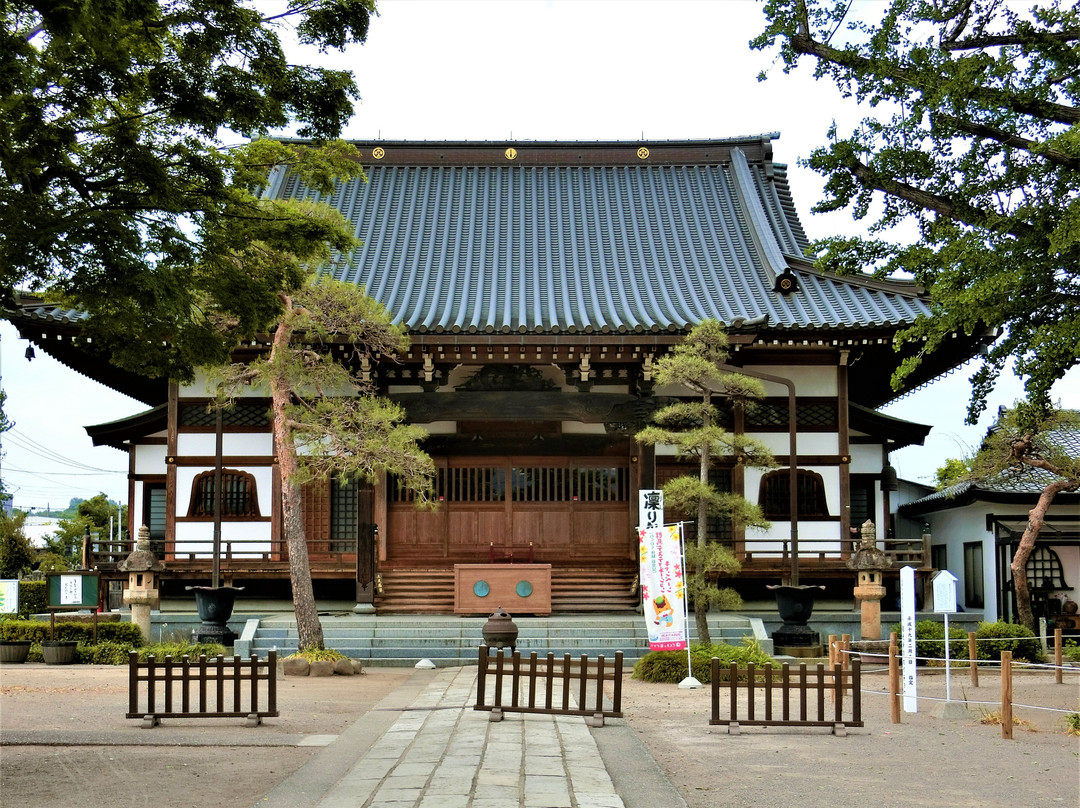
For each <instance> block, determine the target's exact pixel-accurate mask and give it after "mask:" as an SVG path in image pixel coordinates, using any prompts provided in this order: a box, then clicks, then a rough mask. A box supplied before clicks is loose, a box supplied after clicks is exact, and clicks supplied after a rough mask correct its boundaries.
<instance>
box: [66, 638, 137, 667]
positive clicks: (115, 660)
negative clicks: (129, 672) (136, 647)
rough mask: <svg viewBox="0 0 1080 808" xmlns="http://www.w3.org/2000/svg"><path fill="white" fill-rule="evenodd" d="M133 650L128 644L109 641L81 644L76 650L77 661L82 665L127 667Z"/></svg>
mask: <svg viewBox="0 0 1080 808" xmlns="http://www.w3.org/2000/svg"><path fill="white" fill-rule="evenodd" d="M131 650H132V648H131V645H130V644H128V643H120V642H111V641H108V640H106V641H105V642H96V643H89V644H86V645H84V644H83V643H79V645H78V647H77V648H76V649H75V661H76V662H78V663H79V664H81V665H126V664H127V662H128V653H129V652H130V651H131Z"/></svg>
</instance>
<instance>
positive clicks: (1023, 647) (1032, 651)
mask: <svg viewBox="0 0 1080 808" xmlns="http://www.w3.org/2000/svg"><path fill="white" fill-rule="evenodd" d="M975 636H976V637H977V638H978V642H977V643H976V644H975V649H976V653H977V655H978V658H979V659H992V660H994V661H995V662H997V661H999V660H1000V659H1001V652H1002V651H1012V655H1013V659H1014V660H1023V661H1024V662H1042V661H1043V660H1044V659H1045V657H1044V656H1043V652H1042V643H1041V642H1039V638H1038V637H1036V636H1035V632H1034V631H1032V630H1031V629H1029V628H1027V627H1025V626H1021V625H1020V624H1019V623H1006V622H1004V621H1003V620H998V621H997V622H996V623H979V630H978V631H976V632H975ZM1010 638H1016V639H1010Z"/></svg>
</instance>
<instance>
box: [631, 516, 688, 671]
mask: <svg viewBox="0 0 1080 808" xmlns="http://www.w3.org/2000/svg"><path fill="white" fill-rule="evenodd" d="M680 533H681V531H680V529H679V525H669V526H667V527H659V528H640V529H639V530H638V539H639V544H640V550H641V597H642V601H643V603H644V606H645V623H646V627H647V628H648V632H649V649H650V650H653V651H680V650H682V649H683V648H686V587H685V585H684V581H683V564H682V547H681V541H680V539H681V536H680Z"/></svg>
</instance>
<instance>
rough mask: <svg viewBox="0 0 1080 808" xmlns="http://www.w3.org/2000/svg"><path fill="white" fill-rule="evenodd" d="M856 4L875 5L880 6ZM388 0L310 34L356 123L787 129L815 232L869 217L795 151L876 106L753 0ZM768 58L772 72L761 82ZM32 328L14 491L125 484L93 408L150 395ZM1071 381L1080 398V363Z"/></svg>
mask: <svg viewBox="0 0 1080 808" xmlns="http://www.w3.org/2000/svg"><path fill="white" fill-rule="evenodd" d="M260 5H261V6H263V7H264V8H270V7H274V6H284V2H282V1H281V0H267V2H263V3H261V4H260ZM857 5H863V6H864V9H863V11H864V13H868V11H867V10H872V9H873V8H874V7H875V6H874V5H872V4H868V3H866V2H860V3H857ZM379 8H380V15H379V16H378V17H377V18H375V19H374V20H373V23H372V26H371V32H370V36H369V40H368V44H366V45H364V46H362V47H358V48H353V49H351V50H350V51H349V52H348V53H347V54H345V55H344V56H340V55H337V54H330V55H327V56H321V55H320V54H318V52H317V51H315V50H314V49H309V51H308V52H306V53H304V55H303V57H302V58H304V59H306V60H309V61H314V60H315V59H320V60H323V61H324V63H327V64H332V66H334V67H339V68H340V67H347V68H349V69H351V70H353V72H354V73H355V75H356V80H357V84H358V85H359V87H360V91H361V93H362V96H363V98H362V100H361V102H360V103H359V104H358V106H357V111H356V116H355V117H354V119H353V121H352V123H351V125H350V126H349V128H348V130H347V131H346V133H345V134H346V137H354V138H358V139H368V138H376V137H382V138H385V139H395V140H505V139H509V138H516V139H522V140H594V139H595V140H631V141H633V140H637V139H639V138H642V137H644V138H645V139H650V140H663V139H688V138H723V137H736V136H743V135H755V134H760V133H765V132H780V134H781V137H780V139H779V140H778V141H776V142H775V144H774V157H775V159H776V160H777V161H778V162H785V163H788V165H789V174H790V180H791V185H792V191H793V194H794V196H795V201H796V205H797V207H798V210H799V214H800V216H801V217H802V220H803V225H804V227H805V228H806V230H807V232H808V234H809V235H810V237H811V238H817V237H823V236H826V235H830V234H838V233H848V234H851V233H858V232H862V231H863V228H864V223H857V222H853V221H852V219H851V215H850V214H849V213H846V212H839V213H833V214H829V215H827V216H821V215H812V214H811V213H810V207H811V206H812V205H813V204H814V203H815V202H817V201H818V200H819V198H820V196H821V186H822V181H821V178H820V177H818V176H817V175H816V174H813V173H812V172H809V171H807V170H804V169H801V168H799V167H798V166H797V165H796V163H797V161H798V160H799V159H800V158H803V157H806V156H807V155H808V154H809V153H810V151H811V150H812V149H813V148H814V147H815V146H817V145H820V144H821V143H823V142H824V139H825V133H826V130H827V129H828V127H829V124H830V123H831V122H832V120H834V119H836V120H837V122H838V123H839V126H840V129H841V131H845V129H846V128H849V127H850V126H851V125H852V124H853V123H855V122H856V121H857V120H858V119H859V118H861V117H862V116H863V115H866V114H869V112H868V111H867V110H861V109H858V108H857V107H855V105H854V103H853V102H850V101H848V100H845V99H843V98H842V97H841V96H840V94H839V92H838V91H837V90H836V89H835V87H834V86H833V85H832V84H830V83H828V82H825V81H822V82H816V81H814V80H813V77H812V75H811V74H812V66H811V65H810V63H809V62H808V63H807V64H806V65H805V66H803V67H802V68H800V69H799V71H797V72H796V73H794V74H792V75H784V73H783V72H782V70H781V69H780V67H779V64H778V63H776V60H775V58H774V56H775V55H774V54H763V53H760V52H756V51H751V50H750V49H749V47H748V44H747V43H748V42H749V40H750V39H751V38H752V37H754V36H756V35H757V34H758V33H759V32H760V30H761V29H762V28H763V26H764V17H763V15H762V13H761V9H760V5H759V3H757V2H755V0H713V2H706V0H689V1H688V0H665V2H663V3H658V2H655V0H654V1H653V2H634V0H546V1H545V0H514V1H513V2H505V1H502V2H500V1H497V0H479V1H475V0H474V1H473V2H460V1H451V0H381V1H380V3H379ZM297 50H299V49H297ZM762 70H766V71H768V74H769V80H768V81H766V82H764V83H759V82H758V81H757V80H756V76H757V74H758V73H759V72H760V71H762ZM26 346H27V343H26V342H24V341H22V340H19V339H18V338H17V336H16V333H15V330H14V328H12V327H11V325H10V324H8V323H6V322H4V323H2V324H0V375H2V384H3V388H4V389H5V390H6V391H7V393H8V402H7V412H8V415H9V417H10V418H12V419H13V420H14V421H15V422H16V426H15V431H14V432H12V433H8V434H7V435H5V436H4V438H3V442H4V446H3V447H4V451H5V452H6V456H5V457H4V459H3V461H2V463H3V466H2V473H3V479H4V481H5V483H6V484H7V486H8V487H9V489H11V490H13V491H14V494H15V505H16V506H17V507H22V508H26V507H31V506H33V507H37V508H43V507H45V506H47V505H52V506H54V507H55V506H56V505H58V504H59V505H66V504H67V502H68V500H69V499H70V498H71V497H73V496H78V497H90V496H93V495H94V494H96V493H98V492H99V491H104V492H105V493H106V494H108V495H109V496H110V497H111V498H113V499H120V500H123V501H126V497H127V485H126V482H125V473H126V468H127V457H126V455H125V454H123V453H121V452H118V451H117V450H115V449H110V448H107V447H102V448H97V449H94V448H93V447H92V446H91V443H90V439H89V438H88V437H87V435H86V432H85V431H84V430H83V426H86V425H91V424H99V423H103V422H106V421H111V420H115V419H117V418H122V417H125V416H128V415H132V414H134V413H136V412H140V411H142V410H143V409H145V408H144V407H143V405H141V404H139V403H138V402H136V401H134V400H132V399H129V398H126V397H124V396H121V395H119V394H116V393H113V392H112V391H110V390H107V389H106V388H104V387H103V386H101V385H99V384H96V383H94V382H91V381H90V380H88V379H86V378H84V377H82V376H80V375H79V374H77V373H75V372H73V371H71V370H69V369H67V368H65V367H63V366H62V365H59V364H58V363H57V362H55V361H53V360H52V359H50V358H49V357H48V356H47V355H45V354H44V352H42V351H38V352H37V358H36V359H35V360H34V361H33V362H29V363H28V362H27V361H26V359H24V358H23V354H24V352H25V350H26ZM971 372H972V368H964V369H961V370H960V371H959V372H957V373H955V374H953V375H952V376H950V377H947V378H946V379H943V380H941V381H939V382H937V383H935V384H934V385H933V386H932V387H930V388H928V389H925V390H922V391H920V392H917V393H915V394H913V395H911V396H909V397H907V398H905V399H903V400H901V401H899V402H897V403H895V404H893V405H890V406H889V407H887V408H885V410H884V411H885V412H887V413H889V414H891V415H895V416H896V417H899V418H904V419H907V420H912V421H917V422H921V423H925V424H931V425H933V426H934V429H933V431H932V432H931V434H930V437H929V438H928V440H927V446H926V447H911V448H908V449H905V450H902V451H900V452H896V453H894V454H893V456H892V460H893V464H894V465H895V466H896V468H897V470H898V472H899V473H900V476H901V477H904V478H906V479H910V480H917V481H923V482H925V481H928V480H929V479H931V478H932V475H933V472H934V469H935V468H936V467H937V466H939V465H940V464H941V463H942V461H943V460H944V459H946V458H948V457H955V456H958V455H960V454H963V453H964V452H966V451H968V450H969V448H970V447H973V446H975V445H976V444H977V443H978V441H979V439H980V438H981V436H982V435H983V434H984V432H985V429H986V426H987V425H988V423H989V421H990V420H991V419H990V418H989V417H985V418H984V420H983V422H981V423H980V424H979V425H978V426H976V427H966V426H964V424H963V420H964V415H965V411H966V403H967V398H968V393H969V385H968V382H967V377H968V376H970V375H971ZM1021 394H1022V389H1021V386H1020V384H1019V382H1018V381H1016V380H1014V379H1009V380H1007V381H1006V382H1003V383H1002V384H1001V385H1000V386H999V389H998V391H997V392H996V393H995V394H994V396H993V397H992V398H991V401H990V412H991V413H993V412H994V411H996V409H997V407H998V405H1001V404H1005V405H1009V404H1011V403H1012V402H1013V401H1014V400H1015V399H1017V398H1019V397H1020V396H1021ZM1055 395H1056V396H1057V397H1058V398H1060V399H1061V402H1062V403H1063V404H1064V405H1065V406H1067V407H1072V408H1080V372H1078V371H1076V370H1074V371H1073V372H1072V373H1070V374H1069V375H1068V376H1067V377H1066V379H1065V380H1063V381H1062V382H1061V383H1059V386H1058V387H1057V388H1055ZM71 464H78V465H81V466H87V467H89V468H80V467H75V466H73V465H71ZM104 472H111V473H104Z"/></svg>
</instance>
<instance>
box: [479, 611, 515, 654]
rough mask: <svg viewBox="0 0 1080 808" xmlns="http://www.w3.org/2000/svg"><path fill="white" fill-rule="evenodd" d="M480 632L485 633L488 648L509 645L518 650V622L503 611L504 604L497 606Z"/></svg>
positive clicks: (512, 649) (511, 648)
mask: <svg viewBox="0 0 1080 808" xmlns="http://www.w3.org/2000/svg"><path fill="white" fill-rule="evenodd" d="M480 633H481V634H483V636H484V644H485V645H487V647H488V648H503V647H505V646H507V645H509V646H510V650H511V651H516V650H517V636H518V627H517V624H516V623H515V622H514V621H513V619H512V618H511V617H510V615H509V614H507V613H506V612H504V611H503V607H502V606H497V607H496V608H495V611H493V612H492V613H491V616H490V617H488V621H487V622H486V623H484V627H483V628H482V629H481V630H480Z"/></svg>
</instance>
